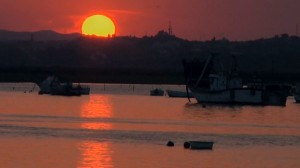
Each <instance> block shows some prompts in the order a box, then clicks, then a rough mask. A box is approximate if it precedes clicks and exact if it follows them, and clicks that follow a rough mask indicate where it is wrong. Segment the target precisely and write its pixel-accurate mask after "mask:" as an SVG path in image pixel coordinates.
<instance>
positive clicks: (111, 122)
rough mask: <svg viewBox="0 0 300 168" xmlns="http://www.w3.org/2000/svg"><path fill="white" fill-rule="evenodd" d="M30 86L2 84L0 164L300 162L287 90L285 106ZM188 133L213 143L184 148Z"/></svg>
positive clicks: (100, 87)
mask: <svg viewBox="0 0 300 168" xmlns="http://www.w3.org/2000/svg"><path fill="white" fill-rule="evenodd" d="M31 87H32V84H2V85H0V90H1V91H0V149H1V150H0V156H1V157H0V165H1V166H0V167H24V168H31V167H44V168H48V167H49V168H52V167H62V168H65V167H70V168H71V167H105V168H106V167H117V168H118V167H122V168H123V167H124V168H131V167H145V168H146V167H149V168H152V167H178V168H181V167H212V168H214V167H245V168H247V167H249V168H250V167H300V161H299V159H298V158H299V156H300V104H296V103H294V100H293V98H292V97H290V98H289V99H288V102H287V106H286V107H272V106H268V107H259V106H238V107H228V106H207V107H206V108H203V107H202V106H201V105H198V104H196V103H195V100H192V103H188V101H187V100H186V99H176V98H168V97H167V96H163V97H151V96H148V93H149V90H150V89H152V88H153V87H156V86H152V85H135V86H133V85H125V84H123V85H108V84H106V85H104V84H93V85H91V87H92V92H91V95H89V96H80V97H60V96H50V95H38V94H37V90H35V91H34V92H28V90H30V88H31ZM160 87H163V88H165V89H166V88H169V87H173V88H177V89H183V88H182V87H179V86H160ZM24 91H26V93H24ZM169 140H172V141H174V142H175V147H172V148H169V147H166V146H165V144H166V143H167V141H169ZM189 140H207V141H214V142H215V145H214V148H213V150H212V151H210V150H209V151H199V150H186V149H184V148H183V143H184V142H185V141H189Z"/></svg>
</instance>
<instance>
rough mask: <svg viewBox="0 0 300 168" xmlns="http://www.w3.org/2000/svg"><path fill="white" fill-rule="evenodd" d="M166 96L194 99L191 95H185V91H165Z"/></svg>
mask: <svg viewBox="0 0 300 168" xmlns="http://www.w3.org/2000/svg"><path fill="white" fill-rule="evenodd" d="M166 92H167V95H168V96H169V97H179V98H186V97H190V98H192V97H194V96H193V94H192V93H187V92H185V91H177V90H169V89H168V90H166Z"/></svg>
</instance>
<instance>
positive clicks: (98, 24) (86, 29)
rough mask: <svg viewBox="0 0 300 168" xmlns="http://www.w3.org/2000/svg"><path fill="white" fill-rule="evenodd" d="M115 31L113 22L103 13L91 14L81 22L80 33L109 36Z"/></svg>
mask: <svg viewBox="0 0 300 168" xmlns="http://www.w3.org/2000/svg"><path fill="white" fill-rule="evenodd" d="M115 33H116V27H115V24H114V22H113V21H112V20H111V19H110V18H108V17H107V16H104V15H93V16H90V17H88V18H86V19H85V21H84V22H83V24H82V34H84V35H93V36H98V37H110V36H114V35H115Z"/></svg>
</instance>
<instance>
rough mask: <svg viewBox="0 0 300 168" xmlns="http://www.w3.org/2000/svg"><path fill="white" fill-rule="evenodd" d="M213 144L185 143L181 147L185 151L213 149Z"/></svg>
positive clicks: (209, 142) (208, 142) (203, 142)
mask: <svg viewBox="0 0 300 168" xmlns="http://www.w3.org/2000/svg"><path fill="white" fill-rule="evenodd" d="M213 145H214V142H211V141H187V142H184V144H183V146H184V148H186V149H202V150H203V149H208V150H212V149H213Z"/></svg>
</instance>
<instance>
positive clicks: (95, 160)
mask: <svg viewBox="0 0 300 168" xmlns="http://www.w3.org/2000/svg"><path fill="white" fill-rule="evenodd" d="M79 148H80V150H81V151H82V154H81V155H82V159H81V162H80V163H79V165H78V168H111V167H113V161H112V157H111V156H112V153H113V151H111V150H110V147H109V144H108V143H105V142H93V141H84V142H82V143H81V144H80V145H79Z"/></svg>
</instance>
